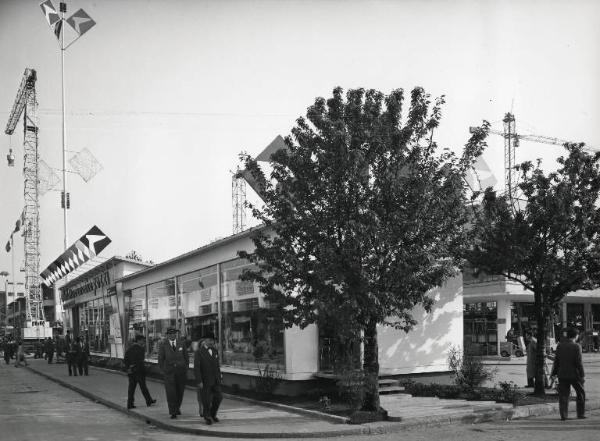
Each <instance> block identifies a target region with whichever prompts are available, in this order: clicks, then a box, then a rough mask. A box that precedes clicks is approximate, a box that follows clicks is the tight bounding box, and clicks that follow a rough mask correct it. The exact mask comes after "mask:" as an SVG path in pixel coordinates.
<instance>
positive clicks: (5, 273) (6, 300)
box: [0, 271, 9, 329]
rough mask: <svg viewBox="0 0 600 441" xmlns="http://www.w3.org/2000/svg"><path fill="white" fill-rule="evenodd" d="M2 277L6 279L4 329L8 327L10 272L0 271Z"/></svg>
mask: <svg viewBox="0 0 600 441" xmlns="http://www.w3.org/2000/svg"><path fill="white" fill-rule="evenodd" d="M0 276H1V277H4V329H6V327H7V326H8V284H7V281H8V276H9V272H8V271H0Z"/></svg>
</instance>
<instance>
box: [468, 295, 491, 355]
mask: <svg viewBox="0 0 600 441" xmlns="http://www.w3.org/2000/svg"><path fill="white" fill-rule="evenodd" d="M463 313H464V314H463V317H464V331H463V333H464V348H465V351H466V352H467V353H470V354H472V355H497V353H498V347H497V341H498V328H497V318H498V313H497V305H496V302H481V303H466V304H465V305H464V307H463Z"/></svg>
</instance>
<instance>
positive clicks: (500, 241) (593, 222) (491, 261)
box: [467, 144, 600, 394]
mask: <svg viewBox="0 0 600 441" xmlns="http://www.w3.org/2000/svg"><path fill="white" fill-rule="evenodd" d="M565 149H566V151H567V155H566V156H561V157H560V158H559V159H558V161H557V162H558V170H557V171H554V172H550V173H546V172H544V171H543V170H542V168H541V162H540V161H538V162H537V164H535V165H534V164H533V163H532V162H524V163H522V164H520V165H519V167H518V169H519V174H520V183H519V184H518V187H519V190H520V192H521V194H522V196H521V200H519V201H514V200H513V201H511V200H509V199H508V197H507V196H498V195H496V193H495V192H494V191H492V190H491V189H487V190H486V191H485V193H484V196H483V202H482V204H481V206H480V207H479V209H478V210H476V211H475V221H474V232H475V241H474V243H473V248H472V249H471V250H469V251H468V252H467V259H468V261H469V262H470V264H471V265H472V266H473V267H474V268H476V269H477V270H483V271H485V272H486V273H489V274H498V275H503V276H505V277H506V278H508V279H510V280H513V281H515V282H518V283H520V284H521V285H522V286H523V287H524V288H525V289H527V290H529V291H531V292H533V294H534V303H535V309H536V311H537V313H538V329H537V331H538V334H537V338H538V347H541V348H542V349H543V345H544V343H545V340H546V327H547V324H548V319H549V317H550V316H551V314H552V312H553V309H554V308H555V307H556V305H557V304H558V302H560V301H561V300H562V299H563V298H564V296H565V295H566V294H567V293H569V292H573V291H577V290H582V289H583V290H586V289H593V288H596V287H598V286H599V285H598V284H599V282H600V209H599V202H600V153H594V154H589V153H586V152H585V150H584V146H583V144H567V145H565ZM543 356H544V354H543V350H540V351H539V361H538V379H539V381H537V382H536V391H535V392H536V393H537V394H543V393H544V390H543V381H542V378H543V377H542V376H543V364H542V360H543ZM538 383H539V384H538Z"/></svg>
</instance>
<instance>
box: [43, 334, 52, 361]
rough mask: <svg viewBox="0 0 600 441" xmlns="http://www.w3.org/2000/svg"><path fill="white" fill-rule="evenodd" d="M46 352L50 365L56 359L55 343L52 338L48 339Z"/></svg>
mask: <svg viewBox="0 0 600 441" xmlns="http://www.w3.org/2000/svg"><path fill="white" fill-rule="evenodd" d="M44 351H45V352H46V360H48V364H52V360H53V359H54V341H53V340H52V339H51V338H50V337H48V338H47V339H46V342H45V348H44Z"/></svg>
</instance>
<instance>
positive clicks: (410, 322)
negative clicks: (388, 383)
mask: <svg viewBox="0 0 600 441" xmlns="http://www.w3.org/2000/svg"><path fill="white" fill-rule="evenodd" d="M443 102H444V98H443V97H441V98H438V99H436V100H435V102H434V103H432V102H431V100H430V95H428V94H427V93H425V91H424V90H423V89H422V88H415V89H414V90H413V91H412V93H411V95H410V107H409V109H408V111H407V113H406V117H404V118H403V115H402V111H403V104H404V93H403V91H402V90H401V89H399V90H394V91H393V92H392V93H390V94H389V95H384V94H383V93H381V92H379V91H376V90H368V91H365V90H363V89H355V90H349V91H348V92H347V94H346V99H344V96H343V91H342V89H341V88H336V89H335V90H334V91H333V96H332V97H331V98H329V99H327V100H325V99H324V98H317V99H316V100H315V102H314V104H313V105H311V106H310V107H309V108H308V110H307V118H306V119H305V118H302V117H300V118H299V119H298V120H297V124H296V126H295V127H294V128H293V129H292V134H291V136H288V137H286V139H285V143H286V146H287V148H286V149H282V150H279V151H278V152H276V153H274V154H273V155H272V156H271V166H272V171H271V173H270V177H269V178H267V177H266V175H265V174H264V173H263V171H262V170H261V168H260V167H259V166H258V164H257V163H256V162H255V161H254V160H253V159H252V158H251V157H250V156H248V155H242V156H243V159H244V161H245V165H246V170H248V171H249V172H250V173H251V174H252V176H253V178H254V179H255V180H256V181H257V182H258V187H259V188H260V189H261V190H260V193H261V196H262V197H263V199H264V201H265V204H264V207H262V208H259V207H256V206H253V207H252V209H253V215H254V216H255V217H256V218H258V219H260V220H261V221H262V222H263V223H264V224H265V225H266V226H267V227H270V230H271V231H272V232H273V234H265V233H264V231H263V230H261V231H262V232H260V231H259V232H258V233H256V235H255V236H254V238H253V240H254V244H255V246H256V251H255V252H254V253H253V254H248V253H244V252H242V253H240V256H242V257H245V258H248V259H250V260H251V261H253V262H255V263H256V265H257V266H258V269H257V270H256V271H252V272H248V273H246V275H245V276H244V277H245V278H246V279H250V280H254V281H257V282H258V283H259V284H260V286H261V290H262V292H264V293H265V295H266V298H267V299H268V300H270V301H271V302H273V303H274V304H276V305H279V309H280V312H281V314H282V315H283V318H284V322H285V324H286V325H287V326H291V325H294V324H295V325H299V326H300V327H302V328H303V327H305V326H307V325H308V324H310V323H315V322H317V323H318V322H319V320H322V319H324V318H325V319H326V320H328V321H332V320H335V321H336V322H337V323H338V324H340V326H338V330H339V331H340V332H343V331H344V330H346V331H347V334H348V333H349V334H351V335H357V333H362V335H363V336H364V362H363V369H364V371H365V373H366V374H367V376H368V378H370V379H371V381H368V382H367V383H368V384H369V385H370V386H368V390H367V399H366V400H365V403H364V405H363V409H365V410H371V411H375V410H379V409H380V407H379V395H378V391H377V381H376V378H377V376H378V373H379V363H378V347H377V328H376V326H377V325H378V324H382V323H384V320H385V319H388V318H390V317H393V318H394V320H392V321H389V320H385V324H388V325H391V326H394V327H396V328H398V329H403V330H405V331H407V332H408V331H409V330H410V329H411V328H412V327H413V326H414V325H415V324H416V323H417V322H416V320H415V319H414V317H413V316H412V314H411V310H412V309H413V308H414V307H415V306H416V305H418V304H420V305H422V306H423V307H424V308H425V309H426V310H428V311H429V310H430V309H431V307H432V304H433V299H432V298H430V297H429V296H428V295H427V292H428V291H429V290H431V289H432V288H434V287H436V286H440V285H441V284H442V283H443V282H444V281H445V280H446V279H447V278H449V277H451V276H453V275H454V274H456V272H457V264H458V261H457V258H456V256H457V250H458V249H459V248H460V247H461V246H462V245H463V244H464V243H465V240H464V239H465V234H466V228H465V227H466V223H467V220H468V219H467V214H468V210H467V208H466V204H465V202H466V198H465V191H464V185H463V182H464V177H465V173H466V172H467V169H468V168H469V167H470V166H471V165H472V163H473V160H474V158H475V157H476V156H477V155H479V154H480V153H481V151H482V149H483V148H484V145H485V143H484V139H485V136H486V135H487V124H484V126H483V128H481V129H480V130H478V131H476V133H474V134H473V135H472V137H471V139H470V141H469V142H468V144H467V145H466V146H465V148H464V152H463V154H462V155H461V156H460V157H459V156H457V155H455V154H453V153H452V152H451V151H450V150H448V149H443V150H441V149H439V148H438V146H437V144H436V142H435V141H434V140H433V133H434V130H435V129H436V128H437V127H438V125H439V122H440V118H441V106H442V104H443ZM440 150H441V151H440ZM349 325H350V326H349Z"/></svg>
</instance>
